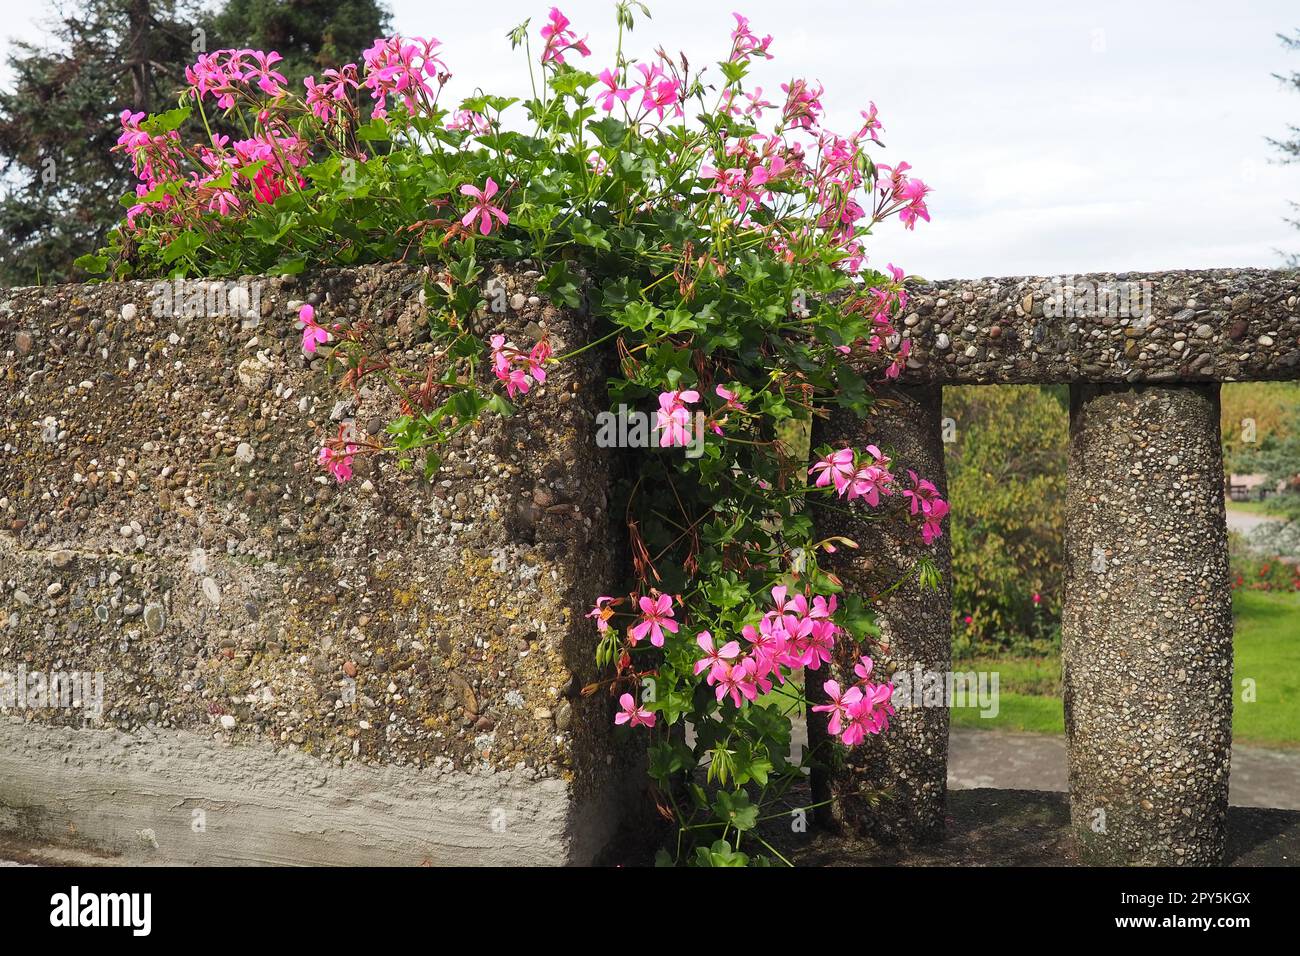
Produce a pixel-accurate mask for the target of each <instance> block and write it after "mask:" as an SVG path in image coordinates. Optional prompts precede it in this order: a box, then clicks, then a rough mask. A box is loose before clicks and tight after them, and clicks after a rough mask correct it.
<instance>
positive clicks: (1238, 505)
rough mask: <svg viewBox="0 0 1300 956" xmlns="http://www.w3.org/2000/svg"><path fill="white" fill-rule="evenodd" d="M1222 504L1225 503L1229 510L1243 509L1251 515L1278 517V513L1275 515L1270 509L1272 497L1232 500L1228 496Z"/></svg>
mask: <svg viewBox="0 0 1300 956" xmlns="http://www.w3.org/2000/svg"><path fill="white" fill-rule="evenodd" d="M1224 504H1225V505H1227V507H1228V510H1229V511H1244V512H1246V513H1247V514H1252V515H1270V516H1272V517H1280V515H1277V514H1276V512H1274V511H1273V510H1272V508H1273V505H1274V500H1273V499H1272V498H1268V499H1265V500H1264V501H1233V500H1232V499H1230V498H1229V499H1226V500H1225V501H1224Z"/></svg>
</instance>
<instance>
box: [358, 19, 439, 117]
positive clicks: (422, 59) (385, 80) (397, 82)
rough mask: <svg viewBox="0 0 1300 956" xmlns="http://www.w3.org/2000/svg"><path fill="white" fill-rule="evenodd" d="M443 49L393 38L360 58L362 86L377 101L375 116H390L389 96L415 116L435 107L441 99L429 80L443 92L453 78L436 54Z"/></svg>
mask: <svg viewBox="0 0 1300 956" xmlns="http://www.w3.org/2000/svg"><path fill="white" fill-rule="evenodd" d="M440 46H442V43H441V42H440V41H439V40H434V39H428V40H426V39H424V38H422V37H409V38H407V37H400V36H391V37H387V38H385V39H382V40H376V41H375V44H374V46H372V47H371V48H370V49H368V50H366V51H365V52H364V53H362V54H361V57H362V60H363V61H364V62H365V74H366V75H365V79H364V81H363V82H362V85H363V86H364V87H365V88H366V89H368V90H369V91H370V98H371V99H372V100H374V101H375V108H374V110H373V111H372V112H371V115H372V116H378V117H385V116H387V115H388V98H389V97H390V96H393V97H397V98H399V99H401V101H402V102H403V103H404V104H405V105H406V108H407V109H408V110H409V111H410V112H411V113H413V114H414V113H417V112H419V111H420V109H421V108H422V107H430V106H433V104H434V103H435V102H436V101H437V99H438V95H437V91H436V90H434V88H433V86H432V84H431V83H430V80H434V81H436V82H437V84H438V89H439V90H440V89H441V88H442V85H443V84H444V83H446V82H447V80H448V79H450V78H451V74H450V73H448V72H447V67H446V65H445V64H444V63H443V62H442V60H440V59H439V58H438V55H437V54H436V53H435V52H434V51H435V50H436V49H437V48H438V47H440ZM345 69H346V67H345Z"/></svg>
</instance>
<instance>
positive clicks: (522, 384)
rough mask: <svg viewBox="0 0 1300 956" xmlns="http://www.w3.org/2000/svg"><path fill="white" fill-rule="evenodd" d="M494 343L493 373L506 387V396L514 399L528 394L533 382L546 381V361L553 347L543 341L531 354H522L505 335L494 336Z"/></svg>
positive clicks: (492, 341) (534, 347)
mask: <svg viewBox="0 0 1300 956" xmlns="http://www.w3.org/2000/svg"><path fill="white" fill-rule="evenodd" d="M491 343H492V372H493V374H494V375H496V377H497V378H498V379H500V380H501V381H502V382H503V383H505V386H506V394H507V395H509V396H510V397H511V398H514V397H515V396H516V395H519V394H521V393H522V394H525V395H526V394H528V390H529V389H530V388H532V387H533V382H536V383H537V384H539V385H540V384H541V383H542V382H545V381H546V368H545V365H546V360H547V359H549V358H550V357H551V346H550V343H549V342H547V341H546V339H542V340H541V341H540V342H538V343H537V344H536V345H534V346H533V348H532V351H530V352H521V351H519V349H517V348H515V347H514V346H513V345H511V344H510V343H509V342H507V341H506V337H505V336H504V335H494V336H492V339H491Z"/></svg>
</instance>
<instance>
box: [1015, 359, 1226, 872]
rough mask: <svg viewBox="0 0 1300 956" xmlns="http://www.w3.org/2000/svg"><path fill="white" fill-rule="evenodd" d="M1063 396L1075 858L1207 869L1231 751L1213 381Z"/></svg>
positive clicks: (1085, 389)
mask: <svg viewBox="0 0 1300 956" xmlns="http://www.w3.org/2000/svg"><path fill="white" fill-rule="evenodd" d="M1070 406H1071V407H1070V464H1069V494H1068V500H1067V503H1066V542H1065V560H1066V571H1065V607H1064V614H1063V621H1062V658H1063V666H1064V684H1065V686H1064V696H1065V722H1066V732H1067V735H1068V745H1069V755H1070V816H1071V822H1072V825H1073V827H1074V830H1075V833H1076V836H1077V838H1078V841H1079V846H1080V852H1081V855H1082V858H1083V859H1084V860H1085V861H1086V862H1089V863H1097V864H1161V865H1169V864H1175V865H1176V864H1214V863H1219V862H1221V861H1222V858H1223V852H1224V839H1225V823H1226V818H1227V809H1228V767H1229V758H1230V751H1231V745H1232V597H1231V592H1230V590H1229V585H1228V547H1227V528H1226V524H1225V519H1224V506H1223V459H1222V452H1221V446H1220V442H1219V386H1218V385H1217V384H1215V385H1203V386H1202V385H1197V386H1191V385H1184V386H1174V387H1158V388H1157V387H1137V388H1134V387H1127V386H1095V385H1076V386H1072V387H1071V395H1070ZM1026 507H1032V502H1027V503H1026Z"/></svg>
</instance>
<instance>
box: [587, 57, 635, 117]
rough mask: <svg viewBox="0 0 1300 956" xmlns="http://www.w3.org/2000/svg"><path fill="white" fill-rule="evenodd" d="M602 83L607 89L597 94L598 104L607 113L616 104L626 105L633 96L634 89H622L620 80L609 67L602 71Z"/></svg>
mask: <svg viewBox="0 0 1300 956" xmlns="http://www.w3.org/2000/svg"><path fill="white" fill-rule="evenodd" d="M600 82H602V83H604V84H605V88H604V89H603V90H601V91H600V92H599V93H597V94H596V102H598V103H599V104H600V108H601V109H603V110H604V111H605V112H606V113H608V112H609V111H610V110H612V109H613V108H614V103H615V102H619V103H626V102H627V100H628V97H630V96H631V95H632V87H630V86H629V87H626V88H622V87H620V86H619V85H618V78H617V77H616V76H614V73H613V71H611V70H610V69H609V68H608V67H607V68H606V69H604V70H603V71H601V74H600Z"/></svg>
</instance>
